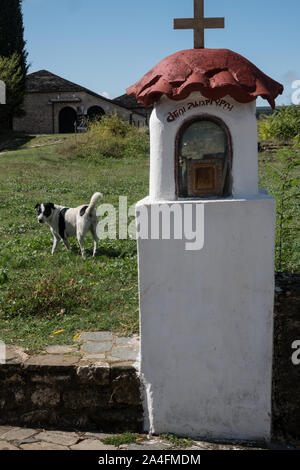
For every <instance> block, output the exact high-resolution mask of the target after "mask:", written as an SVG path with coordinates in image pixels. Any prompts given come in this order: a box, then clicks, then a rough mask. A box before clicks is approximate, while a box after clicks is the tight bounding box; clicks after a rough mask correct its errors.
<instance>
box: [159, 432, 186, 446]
mask: <svg viewBox="0 0 300 470" xmlns="http://www.w3.org/2000/svg"><path fill="white" fill-rule="evenodd" d="M160 437H161V438H162V439H165V440H166V441H168V442H170V443H171V444H172V445H173V446H174V447H181V448H183V449H186V448H188V447H192V445H193V444H194V442H193V441H192V439H186V438H183V437H178V436H175V435H174V434H162V435H161V436H160Z"/></svg>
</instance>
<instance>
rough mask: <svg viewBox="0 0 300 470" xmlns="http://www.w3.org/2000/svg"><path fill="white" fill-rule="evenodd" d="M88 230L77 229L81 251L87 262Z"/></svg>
mask: <svg viewBox="0 0 300 470" xmlns="http://www.w3.org/2000/svg"><path fill="white" fill-rule="evenodd" d="M86 232H87V231H86V230H82V227H80V226H79V227H77V240H78V243H79V246H80V249H81V255H82V258H83V259H84V260H86V251H85V246H84V237H85V235H86Z"/></svg>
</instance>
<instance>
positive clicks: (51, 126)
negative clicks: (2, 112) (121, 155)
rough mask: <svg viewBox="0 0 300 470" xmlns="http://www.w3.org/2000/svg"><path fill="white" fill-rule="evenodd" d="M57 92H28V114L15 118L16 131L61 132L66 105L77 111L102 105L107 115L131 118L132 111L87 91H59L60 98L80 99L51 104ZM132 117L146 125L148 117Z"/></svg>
mask: <svg viewBox="0 0 300 470" xmlns="http://www.w3.org/2000/svg"><path fill="white" fill-rule="evenodd" d="M57 97H58V94H57V93H27V94H26V96H25V102H24V108H25V111H26V115H25V116H23V117H19V118H14V122H13V128H14V130H15V131H19V132H25V133H28V134H53V133H54V134H58V133H59V112H60V111H61V109H63V108H65V107H71V108H73V109H74V110H75V111H76V109H77V106H85V107H86V108H90V107H91V106H100V107H101V108H102V109H103V110H104V111H105V114H106V115H110V114H113V113H115V112H116V113H117V114H118V116H119V117H121V118H123V119H124V120H126V121H129V120H130V116H131V114H132V112H131V111H130V110H129V109H126V108H123V107H121V106H118V105H117V104H114V103H112V102H110V101H108V100H105V99H101V98H100V97H97V96H94V95H92V94H89V93H87V92H85V91H82V92H76V93H66V92H63V93H59V97H60V99H65V100H68V99H74V98H78V99H80V101H78V102H71V103H67V102H65V103H54V104H49V100H51V99H57ZM132 119H133V121H134V123H135V125H139V126H140V127H142V126H144V125H145V121H146V118H145V117H144V116H142V115H139V114H133V116H132Z"/></svg>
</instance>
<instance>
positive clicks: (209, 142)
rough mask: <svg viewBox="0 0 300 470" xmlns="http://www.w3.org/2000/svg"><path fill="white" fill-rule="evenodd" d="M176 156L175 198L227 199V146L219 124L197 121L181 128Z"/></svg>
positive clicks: (223, 132) (228, 173)
mask: <svg viewBox="0 0 300 470" xmlns="http://www.w3.org/2000/svg"><path fill="white" fill-rule="evenodd" d="M177 154H178V158H177V176H178V181H177V184H178V196H179V197H202V198H205V197H213V196H215V197H224V196H228V195H229V193H230V179H231V176H230V146H229V138H228V135H227V132H226V130H225V128H224V127H223V126H222V125H221V124H219V123H217V122H215V121H213V120H207V119H205V120H204V119H198V120H194V121H193V122H191V123H190V124H189V125H188V126H185V127H184V129H183V132H182V134H181V136H180V139H179V145H178V150H177Z"/></svg>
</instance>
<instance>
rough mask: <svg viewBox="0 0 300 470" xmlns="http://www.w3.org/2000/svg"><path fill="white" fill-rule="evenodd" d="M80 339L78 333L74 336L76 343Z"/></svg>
mask: <svg viewBox="0 0 300 470" xmlns="http://www.w3.org/2000/svg"><path fill="white" fill-rule="evenodd" d="M78 338H80V334H78V333H77V334H76V335H75V336H74V338H73V340H74V341H77V340H78Z"/></svg>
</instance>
